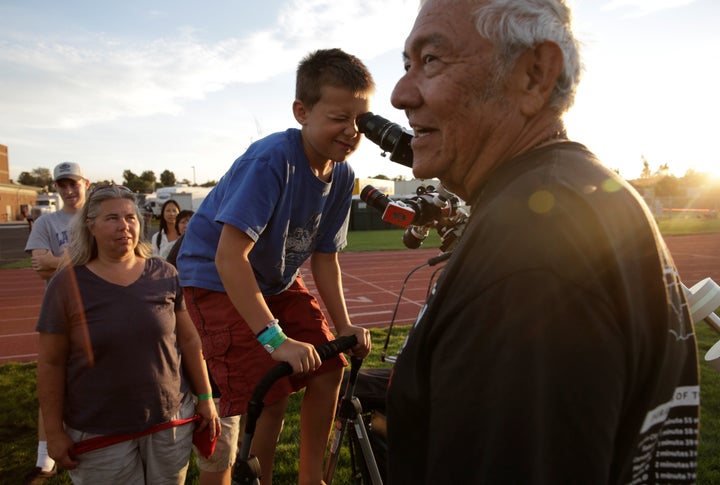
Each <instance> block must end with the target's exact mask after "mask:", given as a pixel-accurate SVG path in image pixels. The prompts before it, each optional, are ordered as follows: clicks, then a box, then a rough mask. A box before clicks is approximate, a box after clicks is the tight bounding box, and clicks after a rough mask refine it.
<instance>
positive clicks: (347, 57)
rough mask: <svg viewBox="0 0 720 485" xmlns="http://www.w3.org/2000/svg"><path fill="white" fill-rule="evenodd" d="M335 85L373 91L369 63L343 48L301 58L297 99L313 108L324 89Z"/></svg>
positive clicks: (312, 53) (373, 84) (323, 50)
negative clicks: (366, 63) (366, 65)
mask: <svg viewBox="0 0 720 485" xmlns="http://www.w3.org/2000/svg"><path fill="white" fill-rule="evenodd" d="M325 86H334V87H337V88H345V89H349V90H350V91H353V92H354V93H365V94H372V93H373V91H375V81H373V78H372V75H371V74H370V71H368V68H367V67H365V64H363V62H362V61H361V60H360V59H358V58H357V57H355V56H353V55H351V54H348V53H346V52H344V51H342V50H341V49H320V50H316V51H315V52H311V53H310V54H308V55H307V56H305V57H304V58H303V60H301V61H300V64H298V68H297V78H296V80H295V99H298V100H300V101H302V102H303V104H304V105H305V106H307V107H308V108H312V107H313V106H314V105H315V103H317V102H318V101H320V96H321V94H322V88H323V87H325Z"/></svg>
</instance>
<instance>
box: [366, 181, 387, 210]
mask: <svg viewBox="0 0 720 485" xmlns="http://www.w3.org/2000/svg"><path fill="white" fill-rule="evenodd" d="M360 200H362V201H363V202H365V203H366V204H367V205H369V206H370V207H372V208H373V209H375V210H376V211H378V212H381V213H382V212H385V209H386V208H387V206H388V204H389V203H390V198H389V197H388V196H387V195H385V194H383V193H382V192H380V191H379V190H378V189H376V188H375V187H373V186H372V185H366V186H365V188H363V189H362V192H360Z"/></svg>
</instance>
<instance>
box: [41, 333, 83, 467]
mask: <svg viewBox="0 0 720 485" xmlns="http://www.w3.org/2000/svg"><path fill="white" fill-rule="evenodd" d="M69 349H70V341H69V339H68V337H67V335H61V334H51V333H40V355H39V356H38V366H37V373H38V377H37V390H38V399H39V401H40V410H41V411H42V414H43V419H44V421H45V433H46V435H47V442H48V454H49V455H50V457H51V458H52V459H53V460H55V461H56V462H57V464H58V466H60V467H62V468H65V469H68V470H71V469H73V468H75V467H76V466H77V461H75V460H73V459H72V458H70V454H69V451H70V448H71V447H72V445H73V441H72V440H71V439H70V436H68V434H67V433H66V432H65V427H64V426H63V400H64V395H65V371H66V368H67V358H68V352H69Z"/></svg>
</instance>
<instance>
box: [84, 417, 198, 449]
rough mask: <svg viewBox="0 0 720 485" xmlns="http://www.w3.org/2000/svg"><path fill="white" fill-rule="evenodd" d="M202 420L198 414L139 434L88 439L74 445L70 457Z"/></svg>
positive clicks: (156, 426) (161, 424)
mask: <svg viewBox="0 0 720 485" xmlns="http://www.w3.org/2000/svg"><path fill="white" fill-rule="evenodd" d="M200 420H202V416H200V415H199V414H196V415H195V416H193V417H192V418H185V419H175V420H173V421H168V422H167V423H160V424H158V425H155V426H152V427H150V428H148V429H146V430H143V431H138V432H137V433H126V434H111V435H104V436H96V437H94V438H88V439H86V440H82V441H78V442H77V443H74V444H73V446H72V448H71V449H70V456H71V457H74V456H77V455H82V454H83V453H87V452H88V451H94V450H97V449H100V448H104V447H106V446H110V445H114V444H117V443H121V442H123V441H128V440H134V439H135V438H140V437H141V436H145V435H148V434H152V433H155V432H157V431H162V430H164V429H167V428H172V427H173V426H181V425H183V424H188V423H192V422H194V421H200Z"/></svg>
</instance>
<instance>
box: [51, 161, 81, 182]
mask: <svg viewBox="0 0 720 485" xmlns="http://www.w3.org/2000/svg"><path fill="white" fill-rule="evenodd" d="M84 178H85V177H84V176H83V173H82V169H81V168H80V165H78V164H77V163H75V162H63V163H61V164H60V165H58V166H56V167H55V171H54V172H53V180H54V181H55V182H57V181H58V180H61V179H73V180H82V179H84Z"/></svg>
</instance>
